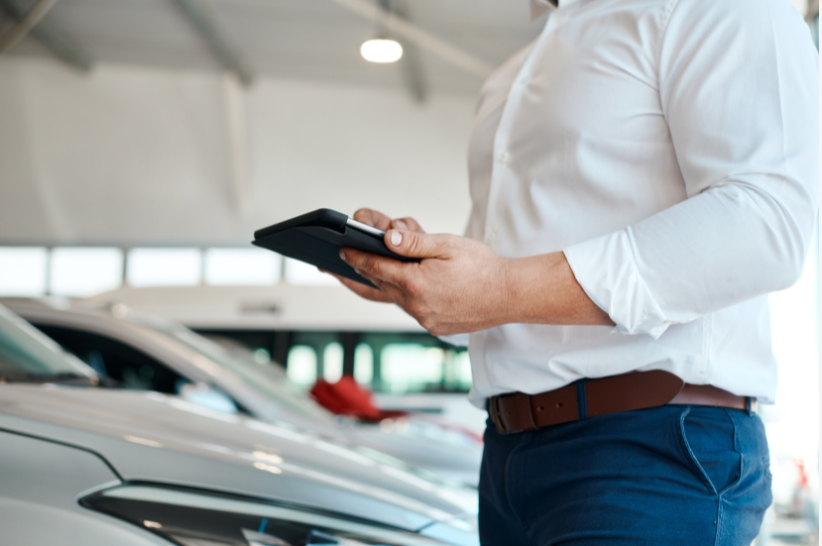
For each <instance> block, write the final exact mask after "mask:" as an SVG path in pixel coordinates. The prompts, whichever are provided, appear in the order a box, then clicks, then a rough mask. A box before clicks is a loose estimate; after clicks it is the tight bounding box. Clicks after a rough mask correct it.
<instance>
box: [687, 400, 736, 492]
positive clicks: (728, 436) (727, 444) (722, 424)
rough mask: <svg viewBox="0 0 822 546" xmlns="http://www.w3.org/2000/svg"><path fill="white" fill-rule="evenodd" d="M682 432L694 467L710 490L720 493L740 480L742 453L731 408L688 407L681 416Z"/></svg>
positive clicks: (696, 473) (698, 476)
mask: <svg viewBox="0 0 822 546" xmlns="http://www.w3.org/2000/svg"><path fill="white" fill-rule="evenodd" d="M679 433H680V434H679V436H680V440H681V442H682V446H681V447H682V448H683V451H684V454H685V456H686V458H687V459H688V462H689V464H690V465H691V470H692V471H693V473H694V474H695V475H696V477H697V478H698V479H699V480H700V481H701V482H702V483H703V484H704V486H705V488H706V489H707V490H708V492H709V493H711V494H713V495H720V494H722V493H724V492H725V491H727V490H728V489H730V488H731V487H733V486H734V485H735V484H736V483H737V482H738V481H739V480H740V477H741V475H742V454H741V453H740V452H739V451H738V450H737V446H736V427H735V425H734V422H733V419H732V418H731V416H730V415H729V414H728V410H726V409H724V408H713V407H700V406H697V407H692V406H689V407H686V408H685V409H684V410H683V411H682V414H681V415H680V418H679Z"/></svg>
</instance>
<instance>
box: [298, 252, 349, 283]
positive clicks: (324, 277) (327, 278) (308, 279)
mask: <svg viewBox="0 0 822 546" xmlns="http://www.w3.org/2000/svg"><path fill="white" fill-rule="evenodd" d="M285 281H286V282H287V283H289V284H298V285H312V286H338V285H339V284H340V283H339V281H337V279H335V278H334V277H332V276H331V275H329V274H327V273H320V270H319V269H317V268H316V267H314V266H313V265H310V264H307V263H305V262H301V261H299V260H292V259H291V258H286V259H285Z"/></svg>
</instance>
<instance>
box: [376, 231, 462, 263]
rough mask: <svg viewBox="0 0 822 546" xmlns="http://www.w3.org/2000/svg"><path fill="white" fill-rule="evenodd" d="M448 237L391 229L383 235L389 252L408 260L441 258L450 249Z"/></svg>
mask: <svg viewBox="0 0 822 546" xmlns="http://www.w3.org/2000/svg"><path fill="white" fill-rule="evenodd" d="M448 237H449V235H429V234H427V233H420V232H417V231H406V230H403V229H392V230H390V231H388V232H386V234H385V244H386V246H387V247H388V248H389V249H390V250H392V251H394V252H396V253H397V254H399V255H400V256H406V257H408V258H442V257H444V256H445V255H446V254H448V250H449V248H450V245H449V244H448Z"/></svg>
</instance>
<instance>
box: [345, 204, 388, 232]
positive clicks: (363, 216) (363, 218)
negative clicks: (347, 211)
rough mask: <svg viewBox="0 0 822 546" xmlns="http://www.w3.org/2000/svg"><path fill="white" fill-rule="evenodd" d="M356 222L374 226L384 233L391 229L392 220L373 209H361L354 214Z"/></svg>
mask: <svg viewBox="0 0 822 546" xmlns="http://www.w3.org/2000/svg"><path fill="white" fill-rule="evenodd" d="M354 220H356V221H357V222H362V223H363V224H368V225H369V226H374V227H375V228H377V229H381V230H383V231H385V230H387V229H389V227H390V226H391V218H389V217H388V216H386V215H385V214H383V213H381V212H378V211H376V210H371V209H360V210H358V211H357V212H355V213H354Z"/></svg>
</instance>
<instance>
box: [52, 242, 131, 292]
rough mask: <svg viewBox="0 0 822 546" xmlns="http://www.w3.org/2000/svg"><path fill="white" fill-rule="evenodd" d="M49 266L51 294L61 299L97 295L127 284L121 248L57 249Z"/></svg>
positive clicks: (53, 252)
mask: <svg viewBox="0 0 822 546" xmlns="http://www.w3.org/2000/svg"><path fill="white" fill-rule="evenodd" d="M49 265H50V274H49V285H50V286H49V292H50V293H51V294H56V295H59V296H75V297H85V296H93V295H94V294H99V293H100V292H106V291H107V290H114V289H115V288H118V287H119V286H120V285H121V284H122V282H123V251H122V250H120V249H119V248H72V247H62V248H55V249H54V250H52V251H51V262H50V264H49Z"/></svg>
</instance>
